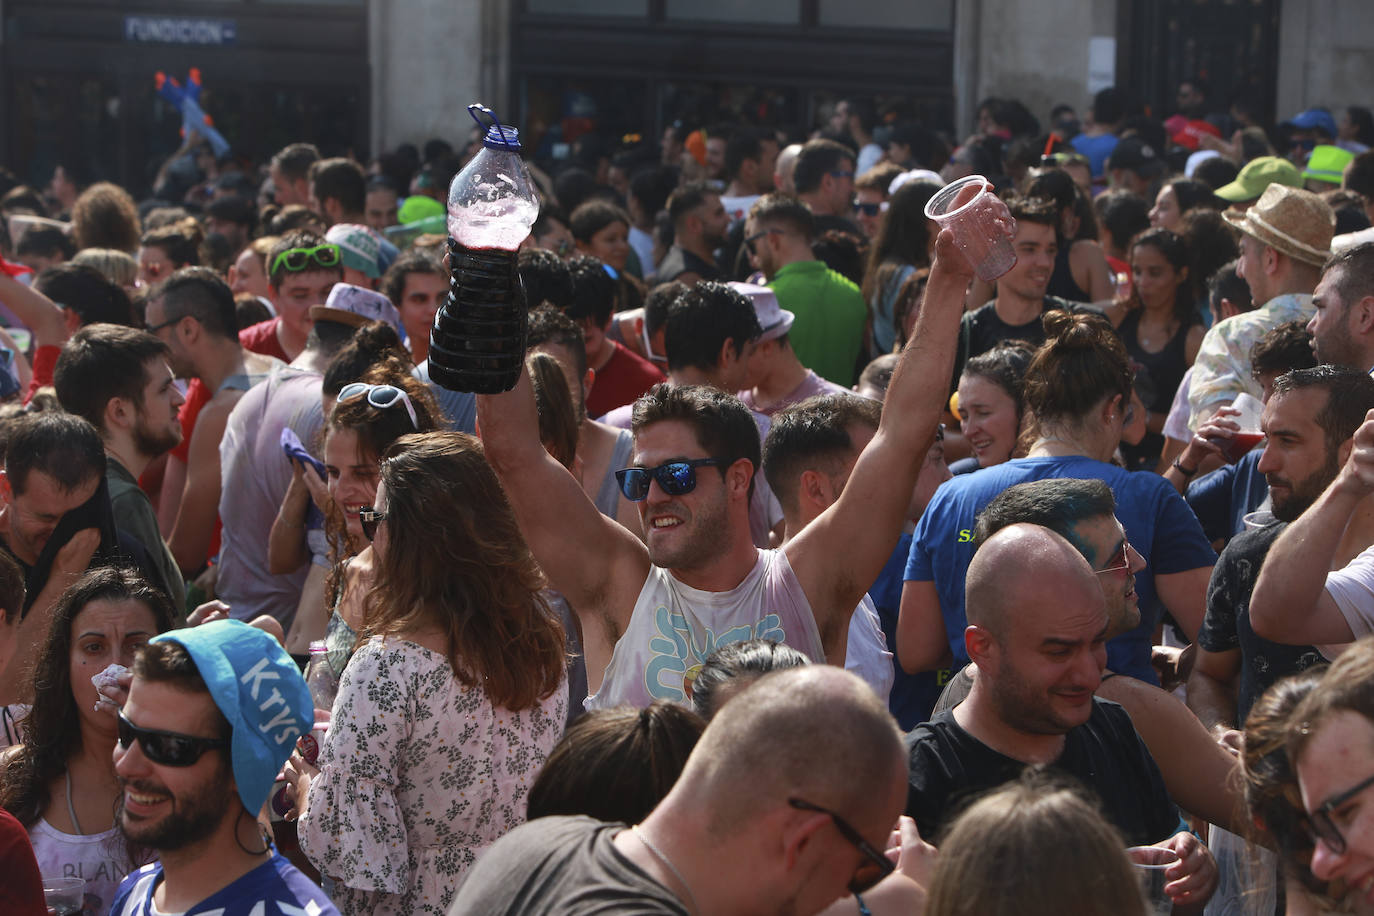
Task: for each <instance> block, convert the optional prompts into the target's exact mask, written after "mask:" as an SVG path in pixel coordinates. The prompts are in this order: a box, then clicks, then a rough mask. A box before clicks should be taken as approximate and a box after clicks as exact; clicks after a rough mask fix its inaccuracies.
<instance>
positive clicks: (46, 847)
mask: <svg viewBox="0 0 1374 916" xmlns="http://www.w3.org/2000/svg"><path fill="white" fill-rule="evenodd" d="M29 842H30V843H32V844H33V855H34V858H36V859H37V860H38V870H39V871H40V872H42V873H43V875H44V876H45V877H62V878H85V879H86V894H85V895H86V906H85V908H84V909H83V911H82V912H85V913H108V912H109V911H110V904H112V903H114V895H115V891H116V890H118V889H119V882H121V881H123V880H124V876H125V875H127V874H128V873H129V853H128V850H127V848H126V847H125V845H124V837H123V835H122V834H121V833H120V832H119V828H118V827H112V828H110V829H109V830H106V831H105V832H104V833H92V834H87V835H82V836H78V835H76V834H73V833H62V832H61V831H60V830H58V829H56V828H55V827H53V826H52V825H51V824H49V823H48V822H47V821H46V820H43V819H41V818H40V819H39V820H37V821H35V822H34V824H33V826H32V827H30V828H29Z"/></svg>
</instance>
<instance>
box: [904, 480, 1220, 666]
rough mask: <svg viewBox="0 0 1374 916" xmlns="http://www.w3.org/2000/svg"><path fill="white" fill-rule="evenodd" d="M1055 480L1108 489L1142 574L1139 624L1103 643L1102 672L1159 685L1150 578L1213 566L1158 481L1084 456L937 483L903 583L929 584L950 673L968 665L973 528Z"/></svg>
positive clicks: (1156, 613) (1185, 511)
mask: <svg viewBox="0 0 1374 916" xmlns="http://www.w3.org/2000/svg"><path fill="white" fill-rule="evenodd" d="M1053 477H1072V478H1077V479H1086V478H1097V479H1098V480H1102V481H1104V482H1106V484H1107V486H1109V487H1111V488H1112V493H1113V495H1114V496H1115V497H1116V517H1117V518H1118V519H1120V520H1121V524H1122V526H1123V527H1124V528H1125V529H1126V538H1127V540H1129V541H1130V542H1131V546H1132V547H1134V548H1135V549H1136V550H1137V551H1138V552H1139V553H1140V555H1141V556H1142V557H1144V558H1145V563H1146V566H1145V569H1143V570H1142V571H1141V572H1140V574H1139V575H1137V576H1136V578H1135V589H1136V595H1137V596H1138V597H1139V599H1140V624H1139V626H1137V627H1136V628H1135V629H1133V630H1131V631H1129V632H1127V633H1122V634H1121V635H1120V636H1117V637H1115V638H1114V639H1112V640H1111V641H1110V642H1109V643H1107V667H1109V668H1111V670H1113V671H1115V672H1116V673H1118V674H1127V675H1130V676H1131V677H1135V678H1139V679H1140V680H1142V681H1145V682H1146V683H1149V684H1158V683H1159V679H1158V678H1157V677H1156V676H1155V672H1154V668H1153V667H1152V666H1151V665H1150V647H1151V643H1152V642H1153V637H1154V631H1155V626H1156V625H1157V624H1158V623H1159V619H1160V616H1161V614H1162V613H1163V608H1162V606H1161V605H1160V603H1159V598H1158V596H1157V595H1156V594H1155V583H1154V577H1155V575H1167V574H1170V573H1180V572H1186V571H1187V570H1190V569H1199V568H1201V567H1204V566H1205V567H1210V566H1212V565H1213V564H1215V563H1216V561H1217V555H1216V552H1215V551H1213V550H1212V547H1211V544H1210V543H1209V542H1208V540H1207V536H1206V535H1205V534H1203V533H1202V526H1201V525H1199V524H1198V520H1197V518H1196V517H1195V516H1194V515H1193V512H1192V510H1191V509H1189V508H1188V504H1187V503H1185V502H1184V501H1183V497H1181V496H1179V495H1178V493H1177V492H1175V491H1174V488H1173V487H1171V486H1170V485H1169V483H1168V481H1166V480H1165V479H1164V478H1163V477H1160V476H1159V475H1158V474H1152V473H1150V472H1148V471H1136V472H1131V471H1127V470H1124V469H1122V468H1119V467H1117V466H1116V465H1113V464H1106V463H1104V462H1101V461H1095V460H1093V459H1092V458H1085V457H1082V456H1070V457H1047V458H1016V459H1013V460H1011V461H1007V462H1003V463H1002V464H998V465H994V466H992V467H990V468H984V469H983V470H981V471H975V472H973V473H972V474H965V475H964V476H962V477H955V478H953V479H952V480H949V481H946V482H945V483H944V484H941V486H940V489H938V490H936V491H935V497H934V499H932V500H931V501H930V505H929V506H927V507H926V511H925V512H924V513H922V514H921V520H920V522H918V523H917V525H916V535H915V539H914V540H913V541H912V544H911V555H910V557H909V558H908V560H907V565H906V579H907V580H908V581H910V580H917V581H922V582H934V583H935V590H936V591H937V592H938V593H939V595H940V613H941V615H943V617H944V618H945V633H946V635H947V637H948V639H949V648H950V651H951V652H952V653H954V667H955V669H959V668H962V667H963V666H964V665H966V664H968V653H967V652H966V651H965V650H964V628H965V627H966V626H967V625H968V622H967V620H966V619H965V617H964V576H965V574H966V573H967V572H968V564H969V561H970V560H972V559H973V525H974V520H975V518H976V517H977V515H978V513H979V512H981V511H982V509H983V507H984V506H986V505H987V504H988V503H990V502H992V500H993V498H994V497H996V496H997V494H999V493H1001V492H1002V491H1003V490H1005V489H1006V488H1007V487H1009V486H1012V485H1013V484H1018V483H1025V482H1027V481H1031V480H1046V479H1049V478H1053Z"/></svg>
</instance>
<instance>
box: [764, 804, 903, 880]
mask: <svg viewBox="0 0 1374 916" xmlns="http://www.w3.org/2000/svg"><path fill="white" fill-rule="evenodd" d="M787 803H788V804H789V805H791V806H792V807H793V808H796V809H797V810H799V811H814V812H816V813H817V814H825V815H829V817H830V820H831V821H832V822H833V823H834V824H835V829H836V830H838V831H839V832H840V836H842V837H844V838H845V839H846V840H848V841H849V842H850V843H851V844H853V846H854V848H855V849H857V850H859V852H861V853H863V854H864V859H865V861H863V862H860V863H859V867H858V868H856V869H854V876H853V877H851V878H850V879H849V892H850V893H851V894H862V893H863V892H864V891H866V890H868V889H869V888H871V887H872V886H873V885H875V884H877V883H878V882H879V881H881V880H883V879H884V878H886V877H887V876H888V875H890V874H892V872H893V871H895V870H896V868H897V866H895V865H893V864H892V860H891V859H889V858H888V857H887V856H885V855H883V854H882V852H881V851H880V850H877V849H874V848H873V844H872V843H870V842H868V840H865V839H864V838H863V835H862V834H860V833H859V831H857V830H855V829H854V827H853V826H852V825H850V823H849V822H848V821H846V820H845V819H844V818H842V817H840V816H839V815H838V814H836V813H835V812H834V811H831V810H830V809H829V808H822V807H821V806H820V805H813V804H811V802H809V801H802V800H801V799H800V798H789V799H788V800H787Z"/></svg>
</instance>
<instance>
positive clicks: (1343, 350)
mask: <svg viewBox="0 0 1374 916" xmlns="http://www.w3.org/2000/svg"><path fill="white" fill-rule="evenodd" d="M1312 305H1313V306H1314V307H1315V308H1316V311H1315V312H1314V313H1313V314H1312V318H1311V320H1309V321H1308V322H1307V330H1308V332H1310V333H1311V334H1312V349H1313V350H1315V351H1316V353H1317V362H1320V363H1332V364H1334V365H1337V366H1349V367H1351V368H1352V369H1360V370H1362V371H1366V372H1367V371H1370V370H1374V243H1366V244H1364V245H1360V246H1357V247H1355V248H1349V249H1346V250H1345V251H1343V252H1341V253H1340V254H1338V255H1336V256H1334V257H1333V258H1331V260H1329V261H1327V262H1326V266H1325V267H1324V268H1323V269H1322V278H1321V281H1320V282H1318V283H1317V289H1316V291H1315V292H1314V293H1313V294H1312Z"/></svg>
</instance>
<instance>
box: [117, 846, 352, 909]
mask: <svg viewBox="0 0 1374 916" xmlns="http://www.w3.org/2000/svg"><path fill="white" fill-rule="evenodd" d="M161 881H162V863H161V862H154V863H153V864H152V865H145V866H143V867H142V868H140V869H139V870H138V871H136V872H134V873H133V874H131V875H129V876H128V877H127V878H125V879H124V881H123V883H121V884H120V885H119V892H118V893H116V894H115V899H114V906H112V907H110V916H150V914H151V913H152V912H153V891H154V890H156V889H157V886H158V884H159V883H160V882H161ZM196 914H204V916H210V914H214V916H339V911H338V910H337V909H335V907H334V904H333V903H331V902H330V900H329V897H327V896H326V895H325V893H324V891H322V890H321V889H320V886H319V885H318V884H316V883H315V882H314V881H311V880H310V879H309V878H307V877H306V876H305V875H303V874H301V872H300V871H299V870H298V869H297V868H296V866H294V865H292V864H291V863H290V862H288V861H287V860H286V858H285V857H284V856H281V855H278V854H277V853H276V852H273V853H272V857H271V858H270V859H268V860H267V861H266V862H264V863H262V864H261V865H259V866H258V867H257V868H255V869H253V870H252V871H250V872H249V873H248V874H246V875H244V876H243V877H241V878H239V879H238V880H237V881H235V882H234V883H232V884H230V885H229V886H228V887H225V888H223V889H222V890H220V891H218V892H217V893H214V894H211V895H210V896H209V897H207V898H205V899H204V900H202V901H201V902H200V903H198V904H196V905H195V906H193V907H191V908H190V909H189V910H187V911H186V912H185V914H184V916H196Z"/></svg>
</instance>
